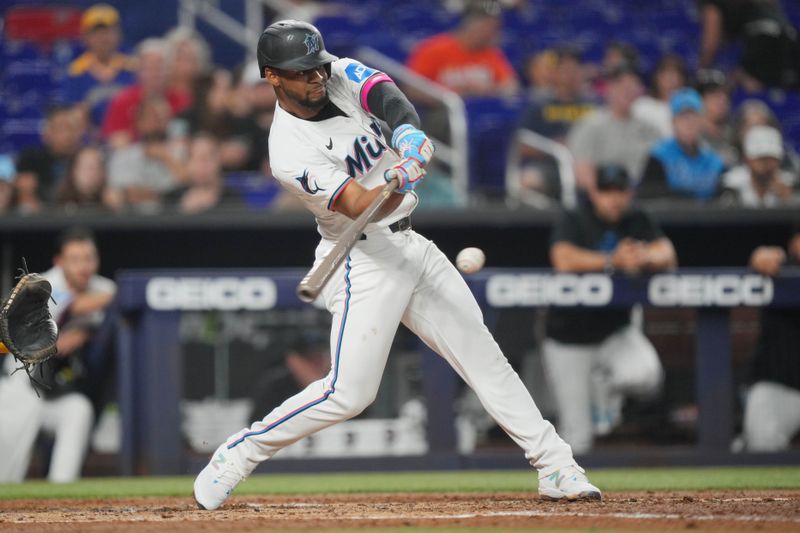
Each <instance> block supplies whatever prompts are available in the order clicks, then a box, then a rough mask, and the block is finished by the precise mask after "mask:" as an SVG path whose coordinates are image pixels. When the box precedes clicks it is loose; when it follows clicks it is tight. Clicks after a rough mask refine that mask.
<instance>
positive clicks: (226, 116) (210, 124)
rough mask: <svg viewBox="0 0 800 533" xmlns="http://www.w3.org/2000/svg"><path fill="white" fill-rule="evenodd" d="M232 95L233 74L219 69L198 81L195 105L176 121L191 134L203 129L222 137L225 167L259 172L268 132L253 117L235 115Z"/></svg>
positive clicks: (229, 169) (265, 151)
mask: <svg viewBox="0 0 800 533" xmlns="http://www.w3.org/2000/svg"><path fill="white" fill-rule="evenodd" d="M265 85H266V84H265ZM233 97H234V92H233V87H232V85H231V74H230V73H229V72H228V71H226V70H217V71H215V72H214V73H213V74H210V75H205V76H203V77H201V78H199V79H198V80H197V81H196V82H195V86H194V95H193V98H194V104H193V105H192V106H191V107H190V108H188V109H187V110H186V111H184V112H183V113H181V114H180V115H179V116H178V117H177V118H176V120H182V121H184V122H185V123H186V129H187V131H188V133H189V134H190V135H194V134H197V133H199V132H201V131H203V132H207V133H210V134H212V135H214V136H215V137H216V138H217V139H218V140H219V142H220V146H219V149H220V155H221V157H222V168H223V169H224V170H226V171H231V170H250V171H258V170H260V169H261V165H262V162H263V161H264V158H265V157H266V153H267V137H268V132H267V131H264V130H263V129H262V128H261V127H259V125H258V124H257V123H256V122H255V120H253V118H251V116H249V115H245V116H236V115H234V114H233V113H232V112H231V110H230V109H231V100H232V99H233Z"/></svg>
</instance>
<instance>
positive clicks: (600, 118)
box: [567, 63, 660, 191]
mask: <svg viewBox="0 0 800 533" xmlns="http://www.w3.org/2000/svg"><path fill="white" fill-rule="evenodd" d="M606 78H607V84H608V87H607V91H606V106H605V107H603V108H601V109H598V110H597V111H595V112H594V113H592V114H590V115H589V116H587V117H586V118H584V119H583V120H581V121H580V122H578V123H577V124H575V126H574V127H573V128H572V129H571V130H570V132H569V136H568V140H567V145H568V146H569V148H570V150H571V151H572V154H573V156H574V157H575V177H576V179H577V185H578V188H579V189H580V190H582V191H588V190H590V189H591V187H593V186H594V183H595V181H596V180H595V169H596V168H597V166H599V165H608V164H614V165H620V166H623V167H625V170H626V171H627V173H628V175H629V176H630V177H631V178H632V179H633V181H634V184H638V183H639V181H640V179H641V176H642V171H643V170H644V165H645V163H646V162H647V156H648V154H649V153H650V148H652V146H653V145H654V144H655V143H656V142H657V141H658V140H659V138H660V135H659V133H658V130H656V129H655V128H654V127H653V126H651V125H650V124H647V123H646V122H642V121H641V120H638V119H637V118H635V117H633V115H632V114H631V107H632V106H633V102H635V101H636V99H637V98H638V97H639V96H640V95H641V94H642V82H641V78H640V77H639V71H638V70H637V69H636V68H635V67H634V66H633V65H631V64H629V63H623V64H621V65H619V66H617V67H616V68H615V69H614V70H612V71H610V72H608V73H607V75H606Z"/></svg>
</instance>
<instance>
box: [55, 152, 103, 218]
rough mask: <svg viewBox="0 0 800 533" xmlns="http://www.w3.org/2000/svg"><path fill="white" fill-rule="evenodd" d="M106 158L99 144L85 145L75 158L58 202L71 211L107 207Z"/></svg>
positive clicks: (57, 197)
mask: <svg viewBox="0 0 800 533" xmlns="http://www.w3.org/2000/svg"><path fill="white" fill-rule="evenodd" d="M105 187H106V160H105V155H104V153H103V151H102V150H101V149H100V148H99V147H97V146H84V147H83V148H81V149H80V151H78V153H77V154H76V155H75V157H74V158H73V160H72V162H71V164H70V168H69V171H68V172H67V176H66V178H65V179H64V181H63V182H62V183H61V187H60V188H59V190H58V194H57V195H56V204H57V205H58V206H59V207H63V208H64V209H66V210H67V211H69V212H73V213H74V212H75V211H77V210H81V209H86V208H88V209H95V210H96V209H102V208H104V207H105V199H104V193H105Z"/></svg>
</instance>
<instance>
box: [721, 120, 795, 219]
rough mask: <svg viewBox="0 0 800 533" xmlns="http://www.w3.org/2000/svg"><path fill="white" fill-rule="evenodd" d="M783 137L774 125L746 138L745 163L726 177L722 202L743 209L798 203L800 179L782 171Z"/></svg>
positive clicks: (755, 130) (759, 129)
mask: <svg viewBox="0 0 800 533" xmlns="http://www.w3.org/2000/svg"><path fill="white" fill-rule="evenodd" d="M783 155H784V153H783V138H782V137H781V134H780V132H779V131H778V130H776V129H775V128H772V127H770V126H755V127H753V128H751V129H750V130H748V132H747V135H746V136H745V138H744V157H745V164H744V165H740V166H738V167H736V168H734V169H732V170H730V171H729V172H727V173H726V174H725V175H724V176H723V177H722V186H723V192H722V202H723V203H724V204H727V205H738V206H742V207H778V206H780V205H788V204H796V203H797V201H798V197H797V194H796V193H797V191H796V189H797V186H798V177H797V174H795V173H793V172H787V171H785V170H781V159H783Z"/></svg>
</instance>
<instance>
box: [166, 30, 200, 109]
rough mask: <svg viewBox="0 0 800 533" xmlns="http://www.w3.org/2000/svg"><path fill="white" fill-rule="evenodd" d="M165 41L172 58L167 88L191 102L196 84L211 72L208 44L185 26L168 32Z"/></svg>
mask: <svg viewBox="0 0 800 533" xmlns="http://www.w3.org/2000/svg"><path fill="white" fill-rule="evenodd" d="M164 40H166V41H167V44H168V45H169V47H170V55H171V57H172V63H171V65H172V68H171V69H170V71H169V77H168V81H167V88H168V89H169V90H171V91H174V92H175V93H176V94H180V95H182V97H183V98H185V99H187V100H188V101H189V102H191V99H192V94H193V91H194V84H195V82H196V81H197V80H198V79H199V78H200V77H201V76H204V75H206V74H208V73H210V72H211V51H210V50H209V48H208V43H206V41H205V40H204V39H203V38H202V37H201V36H200V35H199V34H198V33H197V32H195V31H193V30H191V29H189V28H186V27H183V26H178V27H177V28H173V29H172V30H170V31H169V32H167V34H166V35H165V36H164Z"/></svg>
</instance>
